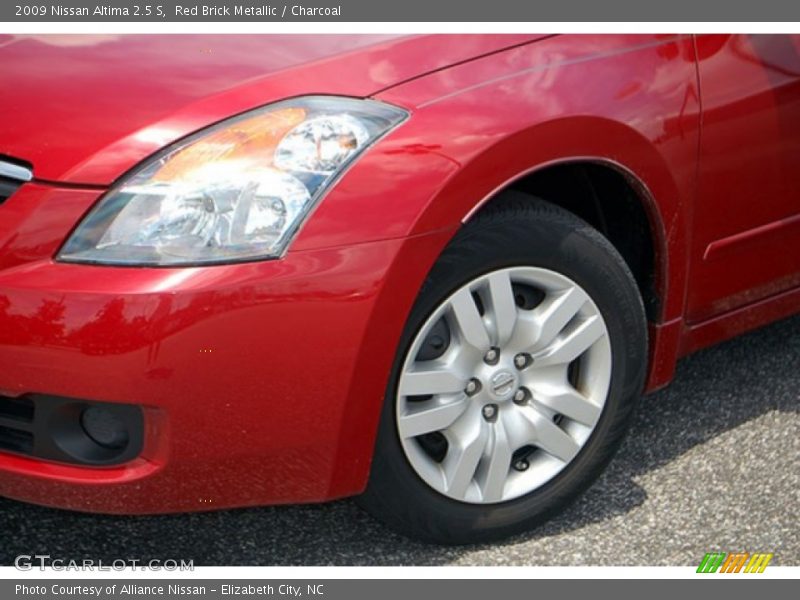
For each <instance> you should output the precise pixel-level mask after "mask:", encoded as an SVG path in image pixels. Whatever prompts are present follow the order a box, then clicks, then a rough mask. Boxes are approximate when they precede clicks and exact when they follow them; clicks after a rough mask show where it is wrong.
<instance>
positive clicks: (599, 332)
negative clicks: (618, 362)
mask: <svg viewBox="0 0 800 600" xmlns="http://www.w3.org/2000/svg"><path fill="white" fill-rule="evenodd" d="M605 334H606V328H605V325H604V324H603V320H602V318H601V317H600V316H599V315H596V316H593V317H589V318H588V319H586V320H585V321H584V322H583V323H581V324H580V325H578V326H577V327H576V328H575V329H574V330H573V331H571V332H570V333H569V334H567V335H566V336H564V337H563V338H561V339H556V340H555V341H554V342H553V343H552V344H550V345H549V346H548V347H547V348H546V349H545V351H544V352H543V353H541V354H537V355H536V362H537V364H538V365H539V366H549V365H556V364H564V363H571V362H572V361H573V360H575V359H576V358H578V357H579V356H580V355H581V354H583V353H584V352H586V351H587V350H588V349H589V347H590V346H591V345H592V344H594V343H595V342H596V341H597V340H599V339H600V337H601V336H604V335H605Z"/></svg>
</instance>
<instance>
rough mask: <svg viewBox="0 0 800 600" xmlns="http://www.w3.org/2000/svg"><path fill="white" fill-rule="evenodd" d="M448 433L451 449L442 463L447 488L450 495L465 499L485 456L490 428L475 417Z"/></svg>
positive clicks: (460, 423)
mask: <svg viewBox="0 0 800 600" xmlns="http://www.w3.org/2000/svg"><path fill="white" fill-rule="evenodd" d="M458 425H461V427H458ZM447 433H448V440H449V441H450V447H449V449H448V452H447V456H446V457H445V459H444V461H443V462H442V469H443V471H444V478H445V486H446V489H447V491H448V492H449V493H450V494H452V495H454V496H457V497H464V495H465V494H466V492H467V488H468V487H469V486H470V484H471V483H472V480H473V478H474V477H475V471H476V470H477V469H478V463H479V462H480V460H481V457H482V456H483V450H484V448H485V447H486V442H487V439H488V437H489V428H488V427H487V426H486V425H485V424H484V422H483V421H482V420H481V419H479V418H478V417H477V416H473V418H471V419H464V420H462V421H460V422H459V423H458V424H457V425H456V426H454V427H451V428H450V429H449V430H448V432H447Z"/></svg>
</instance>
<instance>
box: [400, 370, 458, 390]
mask: <svg viewBox="0 0 800 600" xmlns="http://www.w3.org/2000/svg"><path fill="white" fill-rule="evenodd" d="M465 383H466V381H465V380H464V378H463V377H461V376H459V375H458V373H455V372H453V371H450V370H448V369H443V368H441V369H428V370H419V371H412V372H410V373H406V374H405V375H404V377H403V380H402V382H401V384H400V393H401V394H402V395H404V396H427V395H430V394H451V393H454V392H459V391H461V390H463V389H464V384H465Z"/></svg>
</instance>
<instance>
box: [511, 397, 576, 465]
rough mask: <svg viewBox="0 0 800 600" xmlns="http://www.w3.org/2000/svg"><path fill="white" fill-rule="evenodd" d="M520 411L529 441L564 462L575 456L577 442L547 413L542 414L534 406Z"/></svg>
mask: <svg viewBox="0 0 800 600" xmlns="http://www.w3.org/2000/svg"><path fill="white" fill-rule="evenodd" d="M521 412H522V414H523V416H524V417H525V419H527V421H528V442H529V443H531V444H533V445H535V446H537V447H539V448H541V449H542V450H544V451H545V452H547V453H548V454H550V455H551V456H554V457H555V458H557V459H559V460H561V461H563V462H565V463H567V462H569V461H571V460H572V459H573V458H574V457H575V455H576V454H577V453H578V450H580V446H579V445H578V442H576V441H575V440H574V439H573V438H572V437H571V436H570V435H569V434H568V433H566V432H565V431H564V430H563V429H561V428H560V427H559V426H558V425H556V424H555V423H553V421H552V420H551V419H549V418H548V417H547V415H543V414H542V413H540V412H539V411H537V410H536V409H535V408H528V409H526V410H523V411H521Z"/></svg>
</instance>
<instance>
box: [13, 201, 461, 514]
mask: <svg viewBox="0 0 800 600" xmlns="http://www.w3.org/2000/svg"><path fill="white" fill-rule="evenodd" d="M48 193H50V192H46V191H42V190H41V189H36V186H28V190H27V191H26V194H27V195H28V198H27V199H25V198H18V197H17V196H15V197H13V198H12V199H11V200H10V201H9V205H8V206H3V211H4V223H5V225H6V226H7V227H9V228H11V227H13V225H14V224H13V219H14V214H15V213H14V210H16V209H18V210H20V211H21V212H20V213H19V215H17V216H18V217H19V220H20V223H22V224H23V225H24V224H25V223H31V222H37V219H36V218H31V217H32V216H36V215H31V214H30V213H31V211H34V212H35V211H36V210H40V208H36V207H37V206H39V207H41V206H43V203H42V202H38V203H37V202H36V201H34V200H35V196H36V194H40V195H42V194H43V195H45V196H46V195H47V194H48ZM98 193H99V192H94V193H87V192H86V191H78V190H67V189H62V190H59V201H60V202H61V204H60V205H59V206H60V207H61V208H62V211H61V212H65V214H64V215H63V217H57V216H53V215H52V214H49V216H48V219H49V222H47V219H45V221H46V222H45V224H44V229H43V228H42V227H41V226H40V227H38V228H35V229H30V230H26V229H25V227H23V226H20V228H18V229H17V230H16V231H15V235H16V236H17V237H16V238H15V240H16V242H15V244H14V246H13V247H14V248H15V250H14V251H12V252H8V253H6V254H5V256H4V257H3V258H2V259H0V396H6V397H17V396H20V395H24V394H49V395H56V396H62V397H69V398H80V399H86V400H94V401H103V402H115V403H128V404H136V405H139V406H141V407H142V408H143V412H144V420H145V424H144V427H145V434H144V443H143V447H142V451H141V454H140V455H139V456H138V457H137V458H135V459H134V460H132V461H130V462H127V463H125V464H123V465H120V466H111V467H83V466H74V465H67V464H59V463H55V462H47V461H41V460H33V459H31V458H27V457H24V456H19V455H16V454H12V453H9V452H0V495H3V496H7V497H11V498H15V499H19V500H25V501H31V502H35V503H40V504H45V505H51V506H58V507H64V508H71V509H76V510H86V511H99V512H109V513H152V512H175V511H186V510H203V509H211V508H220V507H232V506H245V505H259V504H271V503H285V502H313V501H321V500H326V499H331V498H336V497H341V496H345V495H350V494H355V493H358V492H359V491H360V490H361V489H363V486H364V485H365V482H366V477H367V474H368V470H369V461H370V457H371V450H372V445H373V443H374V435H375V429H376V424H377V420H378V415H379V411H380V406H381V404H382V399H383V392H384V390H385V387H386V383H387V379H388V374H389V371H390V368H391V364H392V360H393V356H394V351H395V348H396V344H397V340H398V339H399V336H400V332H401V330H402V327H403V323H404V321H405V317H406V315H407V312H408V310H409V309H410V306H411V304H412V302H413V300H414V297H415V296H416V292H417V290H418V289H419V282H421V281H422V279H423V278H424V275H425V273H426V272H427V270H428V268H429V266H430V263H431V262H432V261H433V260H434V258H435V256H436V254H437V253H438V251H439V249H440V248H441V247H442V246H443V245H444V244H445V243H446V241H447V239H448V238H449V237H450V235H451V234H452V232H449V231H440V232H436V233H430V234H426V235H420V236H416V237H414V238H398V239H390V240H383V241H375V242H369V243H363V244H354V245H349V246H346V247H333V248H325V249H307V250H300V251H296V252H290V253H289V254H288V255H287V256H286V257H285V258H284V259H282V260H279V261H266V262H257V263H247V264H238V265H227V266H215V267H204V268H184V269H158V268H150V269H144V268H117V267H97V266H88V265H71V264H60V263H55V262H53V261H52V259H51V258H50V257H51V256H52V255H53V253H54V252H55V250H56V249H57V241H53V240H50V238H49V237H48V235H50V234H48V233H46V232H47V231H61V232H63V231H64V230H65V229H64V227H63V225H64V223H58V222H54V219H55V220H56V221H57V220H58V218H62V219H63V220H64V221H68V220H69V219H73V220H74V219H75V218H76V215H79V214H81V213H80V211H81V210H85V208H83V209H81V207H85V206H86V205H88V204H90V203H91V201H93V198H94V197H96V196H97V194H98ZM19 195H20V196H24V195H25V194H23V191H20V192H19ZM32 197H33V199H32ZM22 200H25V202H23V201H22ZM12 201H13V202H14V204H13V206H12V205H11V202H12ZM52 201H53V199H52V198H50V202H52ZM51 206H52V204H51ZM70 211H71V213H70ZM56 212H58V211H56ZM23 213H24V214H23ZM51 213H52V211H51ZM66 213H70V214H66ZM6 215H8V216H7V217H6ZM43 218H44V217H43V216H40V218H39V219H38V222H40V223H41V220H42V219H43ZM66 229H67V230H68V229H69V228H66ZM9 230H10V229H9ZM6 233H8V231H7V232H6ZM0 234H2V232H0ZM3 261H4V262H3ZM0 401H2V400H0Z"/></svg>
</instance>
